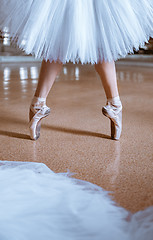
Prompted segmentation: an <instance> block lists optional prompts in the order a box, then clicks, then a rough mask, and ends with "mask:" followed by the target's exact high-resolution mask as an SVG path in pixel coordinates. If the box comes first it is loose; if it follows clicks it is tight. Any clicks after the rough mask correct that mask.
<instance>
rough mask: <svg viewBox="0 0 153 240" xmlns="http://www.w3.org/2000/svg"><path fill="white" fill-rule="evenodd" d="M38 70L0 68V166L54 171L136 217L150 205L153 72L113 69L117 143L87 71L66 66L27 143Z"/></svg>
mask: <svg viewBox="0 0 153 240" xmlns="http://www.w3.org/2000/svg"><path fill="white" fill-rule="evenodd" d="M39 70H40V63H36V62H31V63H4V64H3V63H2V64H1V65H0V143H1V144H0V160H11V161H12V160H13V161H30V162H31V161H32V162H43V163H45V164H46V165H47V166H48V167H49V168H50V169H52V170H53V171H55V172H66V171H68V170H69V171H70V172H73V173H76V174H75V175H74V177H76V178H80V179H83V180H87V181H89V182H92V183H95V184H97V185H99V186H101V187H103V188H104V189H106V190H108V191H111V192H112V193H111V194H112V195H113V199H114V200H115V201H117V203H118V204H119V205H121V206H122V207H124V208H126V209H128V210H130V211H132V212H136V211H138V210H141V209H144V208H146V207H148V206H150V205H153V134H152V133H153V68H147V67H138V66H137V67H136V66H126V63H125V64H117V76H118V86H119V92H120V97H121V100H122V104H123V132H122V136H121V139H120V141H113V140H111V139H110V122H109V119H107V118H106V117H105V116H103V115H102V114H101V108H102V106H103V105H104V104H105V102H106V100H105V95H104V90H103V88H102V85H101V82H100V79H99V77H98V75H97V74H96V72H95V70H94V67H93V66H91V65H84V66H82V65H73V64H67V65H65V66H64V67H63V71H62V72H61V74H60V76H59V77H58V78H57V79H56V83H55V84H54V86H53V89H52V91H51V92H50V94H49V96H48V99H47V105H48V106H50V107H51V114H50V116H49V117H48V118H46V119H44V121H43V123H42V128H41V136H40V139H39V140H37V141H31V140H30V138H29V132H28V111H29V105H30V102H31V98H32V96H33V94H34V91H35V88H36V85H37V79H38V74H39Z"/></svg>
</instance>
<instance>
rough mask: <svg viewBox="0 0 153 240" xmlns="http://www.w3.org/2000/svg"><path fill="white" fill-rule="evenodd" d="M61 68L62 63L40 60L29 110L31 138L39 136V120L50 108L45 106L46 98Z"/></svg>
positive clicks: (47, 113)
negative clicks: (36, 83)
mask: <svg viewBox="0 0 153 240" xmlns="http://www.w3.org/2000/svg"><path fill="white" fill-rule="evenodd" d="M61 69H62V63H58V62H56V63H55V62H52V63H50V62H49V61H47V62H46V61H44V60H43V62H42V65H41V69H40V74H39V80H38V85H37V89H36V91H35V95H34V97H33V99H32V101H31V105H30V111H29V130H30V138H31V139H32V140H37V139H38V138H39V136H40V128H41V120H42V119H43V118H45V117H47V116H48V115H49V113H50V108H49V107H47V106H46V98H47V96H48V94H49V92H50V90H51V88H52V86H53V84H54V82H55V79H56V77H57V75H58V74H59V73H60V71H61Z"/></svg>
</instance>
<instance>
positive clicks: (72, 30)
mask: <svg viewBox="0 0 153 240" xmlns="http://www.w3.org/2000/svg"><path fill="white" fill-rule="evenodd" d="M0 4H1V7H0V27H1V28H4V27H5V26H8V27H9V29H10V32H11V36H12V39H13V40H15V41H17V44H18V46H19V47H20V48H23V49H24V50H25V51H26V53H28V54H30V53H31V54H34V55H35V57H37V58H43V59H45V60H50V61H52V60H54V61H57V60H60V61H61V62H63V63H65V62H69V61H72V62H73V63H75V62H78V61H81V63H88V62H90V63H92V64H93V63H97V62H98V61H102V60H105V61H112V60H117V59H118V58H120V57H121V56H125V55H126V54H127V53H133V49H135V50H138V49H139V47H140V46H143V45H144V42H147V41H148V39H149V37H150V36H153V1H152V0H124V1H123V0H115V1H114V0H56V1H55V0H44V1H42V0H0Z"/></svg>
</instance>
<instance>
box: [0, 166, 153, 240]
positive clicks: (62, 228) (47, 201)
mask: <svg viewBox="0 0 153 240" xmlns="http://www.w3.org/2000/svg"><path fill="white" fill-rule="evenodd" d="M0 192H1V197H0V239H1V240H10V239H11V240H33V239H37V240H42V239H45V240H50V239H52V240H72V239H73V240H84V239H86V240H93V239H94V240H101V239H104V240H110V239H114V240H119V239H123V240H137V239H139V240H146V239H147V240H152V236H153V225H152V223H153V207H150V208H148V209H146V210H144V211H140V212H138V213H136V214H133V215H132V214H131V213H129V212H128V211H126V210H125V209H123V208H121V207H119V206H117V205H116V204H115V202H113V201H112V200H111V198H110V197H109V195H108V192H106V191H104V190H103V189H102V188H100V187H98V186H96V185H94V184H91V183H89V182H85V181H81V180H77V179H74V178H72V177H69V176H68V174H56V173H54V172H52V171H51V170H50V169H48V168H47V167H46V166H45V165H44V164H42V163H28V162H27V163H26V162H25V163H23V162H7V161H0Z"/></svg>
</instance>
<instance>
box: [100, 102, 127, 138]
mask: <svg viewBox="0 0 153 240" xmlns="http://www.w3.org/2000/svg"><path fill="white" fill-rule="evenodd" d="M102 113H103V114H104V116H106V117H108V118H109V119H110V123H111V138H112V139H113V140H119V138H120V136H121V132H122V104H121V105H120V106H115V104H114V105H113V104H110V103H107V105H106V106H104V107H103V108H102Z"/></svg>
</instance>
